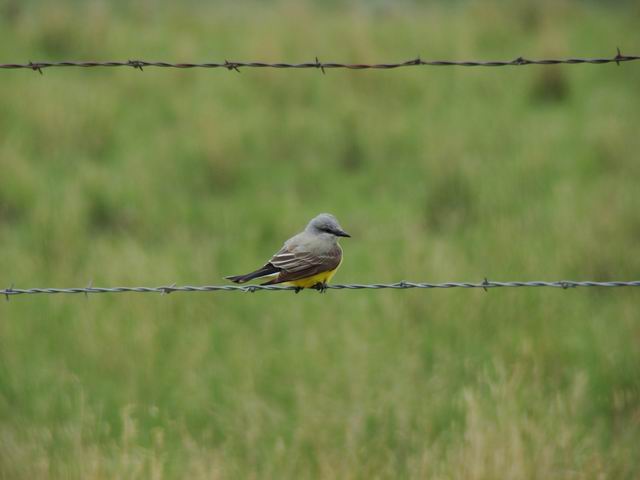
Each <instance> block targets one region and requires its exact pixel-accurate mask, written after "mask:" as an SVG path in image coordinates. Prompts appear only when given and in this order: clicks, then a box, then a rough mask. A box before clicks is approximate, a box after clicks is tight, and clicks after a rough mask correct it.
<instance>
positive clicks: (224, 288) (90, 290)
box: [0, 279, 640, 300]
mask: <svg viewBox="0 0 640 480" xmlns="http://www.w3.org/2000/svg"><path fill="white" fill-rule="evenodd" d="M516 287H551V288H562V289H565V290H566V289H569V288H577V287H605V288H612V287H640V280H633V281H610V282H595V281H575V280H559V281H553V282H547V281H526V282H522V281H513V282H496V281H489V280H486V279H485V280H484V281H483V282H445V283H426V282H418V283H416V282H406V281H401V282H396V283H372V284H362V283H349V284H336V285H327V286H326V288H327V289H329V290H381V289H394V290H405V289H411V288H424V289H442V288H482V289H484V290H485V291H487V290H488V289H490V288H516ZM261 290H266V291H294V292H298V291H299V290H300V289H299V288H296V287H291V286H282V285H244V286H239V285H202V286H192V285H183V286H178V285H175V284H173V285H167V286H159V287H94V286H92V285H91V284H89V286H87V287H80V288H26V289H23V288H14V287H13V286H11V287H9V288H6V289H4V290H0V295H4V296H5V298H6V300H9V297H11V296H13V295H35V294H59V293H84V294H85V295H88V294H94V293H127V292H129V293H160V294H168V293H172V292H232V291H234V292H250V293H253V292H257V291H261Z"/></svg>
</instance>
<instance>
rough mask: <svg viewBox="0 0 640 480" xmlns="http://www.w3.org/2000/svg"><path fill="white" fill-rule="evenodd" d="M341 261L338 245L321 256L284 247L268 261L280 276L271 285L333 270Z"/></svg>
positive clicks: (340, 251) (340, 250)
mask: <svg viewBox="0 0 640 480" xmlns="http://www.w3.org/2000/svg"><path fill="white" fill-rule="evenodd" d="M341 259H342V249H341V248H340V246H338V245H335V247H334V248H332V249H330V250H328V251H325V252H323V253H321V254H316V253H312V252H310V251H308V250H300V249H295V248H291V247H290V246H287V245H285V246H284V247H282V249H281V250H280V251H279V252H278V253H276V254H275V255H274V256H273V257H272V258H271V260H270V261H269V263H270V264H271V265H273V266H274V267H276V268H279V269H280V274H279V275H278V276H277V277H276V278H275V279H273V280H272V282H271V283H281V282H291V281H293V280H299V279H301V278H307V277H311V276H313V275H316V274H318V273H322V272H327V271H330V270H334V269H335V268H337V267H338V265H340V260H341Z"/></svg>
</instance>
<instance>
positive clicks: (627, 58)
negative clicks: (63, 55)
mask: <svg viewBox="0 0 640 480" xmlns="http://www.w3.org/2000/svg"><path fill="white" fill-rule="evenodd" d="M635 60H640V56H637V55H623V54H622V53H620V49H619V48H618V49H617V53H616V55H615V56H613V57H605V58H551V59H528V58H524V57H518V58H515V59H513V60H488V61H482V60H463V61H457V60H422V59H421V58H420V57H417V58H414V59H411V60H407V61H404V62H398V63H373V64H367V63H336V62H321V61H320V60H318V57H315V60H314V61H312V62H305V63H267V62H239V61H228V60H225V61H224V62H206V63H172V62H153V61H147V60H126V61H100V62H96V61H59V62H31V61H30V62H28V63H0V69H5V70H12V69H29V70H33V71H35V72H39V73H40V74H42V71H43V70H44V69H45V68H58V67H79V68H93V67H106V68H111V67H131V68H134V69H136V70H141V71H142V70H143V69H144V68H147V67H157V68H178V69H189V68H224V69H227V70H234V71H236V72H240V69H241V68H293V69H305V68H315V69H318V70H320V71H321V72H322V73H325V71H326V70H327V69H336V68H344V69H349V70H390V69H395V68H402V67H419V66H430V67H511V66H523V65H559V64H568V65H577V64H593V65H601V64H606V63H616V64H617V65H620V63H622V62H632V61H635Z"/></svg>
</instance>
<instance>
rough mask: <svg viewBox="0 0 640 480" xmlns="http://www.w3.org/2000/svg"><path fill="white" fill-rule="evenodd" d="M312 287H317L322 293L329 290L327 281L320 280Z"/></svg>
mask: <svg viewBox="0 0 640 480" xmlns="http://www.w3.org/2000/svg"><path fill="white" fill-rule="evenodd" d="M312 288H315V289H316V290H318V292H320V293H326V291H327V282H318V283H316V284H315V285H314V286H313V287H312Z"/></svg>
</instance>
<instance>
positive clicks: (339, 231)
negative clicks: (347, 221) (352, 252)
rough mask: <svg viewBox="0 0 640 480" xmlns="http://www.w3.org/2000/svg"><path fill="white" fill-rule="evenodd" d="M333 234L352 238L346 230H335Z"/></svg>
mask: <svg viewBox="0 0 640 480" xmlns="http://www.w3.org/2000/svg"><path fill="white" fill-rule="evenodd" d="M333 234H334V235H335V236H336V237H347V238H351V235H349V234H348V233H347V232H345V231H344V230H336V231H335V232H333Z"/></svg>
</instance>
